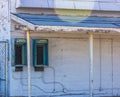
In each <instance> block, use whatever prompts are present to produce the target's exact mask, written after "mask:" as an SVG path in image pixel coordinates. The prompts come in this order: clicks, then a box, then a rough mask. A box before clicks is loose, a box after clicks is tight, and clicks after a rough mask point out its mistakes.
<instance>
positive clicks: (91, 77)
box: [89, 33, 93, 97]
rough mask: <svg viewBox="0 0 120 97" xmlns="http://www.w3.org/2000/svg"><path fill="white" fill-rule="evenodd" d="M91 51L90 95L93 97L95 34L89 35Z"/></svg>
mask: <svg viewBox="0 0 120 97" xmlns="http://www.w3.org/2000/svg"><path fill="white" fill-rule="evenodd" d="M89 50H90V56H89V57H90V80H89V85H90V86H89V90H90V91H89V93H90V97H93V33H90V34H89Z"/></svg>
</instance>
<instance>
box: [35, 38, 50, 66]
mask: <svg viewBox="0 0 120 97" xmlns="http://www.w3.org/2000/svg"><path fill="white" fill-rule="evenodd" d="M38 44H39V45H41V46H43V64H37V59H38V58H37V45H38ZM33 66H48V40H47V39H33Z"/></svg>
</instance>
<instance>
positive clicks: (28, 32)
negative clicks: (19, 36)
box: [26, 29, 31, 97]
mask: <svg viewBox="0 0 120 97" xmlns="http://www.w3.org/2000/svg"><path fill="white" fill-rule="evenodd" d="M26 33H27V66H28V97H31V61H30V59H31V58H30V29H27V30H26Z"/></svg>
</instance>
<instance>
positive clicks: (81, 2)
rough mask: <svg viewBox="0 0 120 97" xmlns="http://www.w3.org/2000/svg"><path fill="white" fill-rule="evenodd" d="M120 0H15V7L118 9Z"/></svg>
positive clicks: (119, 9)
mask: <svg viewBox="0 0 120 97" xmlns="http://www.w3.org/2000/svg"><path fill="white" fill-rule="evenodd" d="M119 3H120V0H17V2H16V8H19V7H33V8H55V9H56V8H60V9H74V10H76V9H83V10H104V11H106V10H107V11H120V7H119V6H120V4H119Z"/></svg>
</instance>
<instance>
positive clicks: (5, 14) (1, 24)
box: [0, 0, 10, 40]
mask: <svg viewBox="0 0 120 97" xmlns="http://www.w3.org/2000/svg"><path fill="white" fill-rule="evenodd" d="M8 5H9V4H8V0H0V40H6V39H9V38H10V21H9V20H10V19H9V10H8V9H9V6H8Z"/></svg>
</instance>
